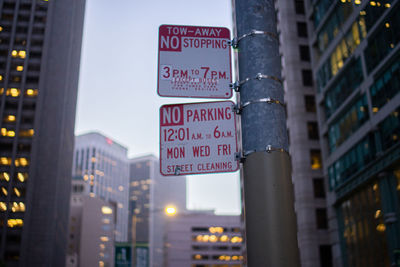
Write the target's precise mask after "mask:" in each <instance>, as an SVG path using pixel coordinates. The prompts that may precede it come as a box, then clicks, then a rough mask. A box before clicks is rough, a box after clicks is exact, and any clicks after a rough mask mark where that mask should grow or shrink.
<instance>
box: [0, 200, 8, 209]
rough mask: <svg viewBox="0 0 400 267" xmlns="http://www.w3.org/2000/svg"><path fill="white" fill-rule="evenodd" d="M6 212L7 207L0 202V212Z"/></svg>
mask: <svg viewBox="0 0 400 267" xmlns="http://www.w3.org/2000/svg"><path fill="white" fill-rule="evenodd" d="M6 210H7V205H6V203H4V202H0V211H6Z"/></svg>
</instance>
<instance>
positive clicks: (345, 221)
mask: <svg viewBox="0 0 400 267" xmlns="http://www.w3.org/2000/svg"><path fill="white" fill-rule="evenodd" d="M393 189H394V190H395V188H393ZM386 197H387V195H385V196H383V195H381V190H380V188H379V184H378V183H372V184H368V185H367V186H365V187H362V188H360V187H359V188H358V190H357V192H354V193H353V194H352V195H351V196H350V197H349V198H348V199H346V200H344V201H343V202H342V203H340V205H339V207H338V209H337V211H338V213H337V214H338V215H339V216H338V223H339V229H340V230H339V231H340V232H339V235H340V236H341V237H342V238H341V240H342V242H341V246H342V248H343V249H344V250H345V251H346V252H347V253H346V254H347V257H346V258H345V259H344V261H345V262H344V264H345V266H392V265H391V264H390V258H389V253H390V249H389V244H388V240H389V238H388V237H389V236H390V233H388V232H387V231H386V230H387V229H386V224H385V216H384V212H383V210H382V204H383V203H382V202H383V199H384V198H386ZM393 200H394V199H393ZM388 203H390V202H388ZM392 203H393V204H394V202H392ZM370 240H374V241H373V242H368V241H370Z"/></svg>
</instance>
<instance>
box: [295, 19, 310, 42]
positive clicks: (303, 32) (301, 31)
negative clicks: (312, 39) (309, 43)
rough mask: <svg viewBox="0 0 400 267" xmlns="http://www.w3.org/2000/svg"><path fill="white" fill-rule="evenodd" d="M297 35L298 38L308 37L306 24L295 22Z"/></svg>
mask: <svg viewBox="0 0 400 267" xmlns="http://www.w3.org/2000/svg"><path fill="white" fill-rule="evenodd" d="M297 35H298V36H299V37H306V38H307V37H308V34H307V24H306V23H305V22H297Z"/></svg>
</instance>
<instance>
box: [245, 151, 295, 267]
mask: <svg viewBox="0 0 400 267" xmlns="http://www.w3.org/2000/svg"><path fill="white" fill-rule="evenodd" d="M243 169H244V192H245V196H244V199H245V217H246V238H247V240H246V244H247V255H248V266H249V267H264V266H265V267H299V266H300V259H299V252H298V245H297V230H296V229H297V225H296V215H295V211H294V199H293V198H294V197H293V184H292V180H291V164H290V158H289V155H288V154H287V153H286V152H278V151H274V152H271V153H267V152H255V153H252V154H250V155H249V156H248V157H247V158H246V159H245V162H244V168H243Z"/></svg>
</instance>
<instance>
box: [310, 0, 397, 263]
mask: <svg viewBox="0 0 400 267" xmlns="http://www.w3.org/2000/svg"><path fill="white" fill-rule="evenodd" d="M399 12H400V1H398V0H385V1H361V0H354V1H344V0H343V1H329V0H319V1H310V0H309V1H307V12H306V13H307V17H308V18H309V19H310V21H309V25H308V26H309V32H310V33H311V36H310V46H311V47H312V48H313V53H312V61H313V72H314V77H315V80H316V87H317V97H316V99H317V109H318V120H319V125H320V129H321V131H320V138H321V140H320V141H321V146H322V156H323V163H324V164H323V166H324V174H325V177H327V180H328V184H329V193H328V198H327V200H328V204H329V207H330V208H329V212H328V218H329V228H330V237H331V240H332V241H331V242H332V245H333V247H332V253H333V260H334V266H345V267H347V266H348V267H351V266H383V267H386V266H400V142H399V137H400V116H399V112H400V94H399V91H400V53H399V52H400V44H399V43H400V35H399V32H400V16H399Z"/></svg>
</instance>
